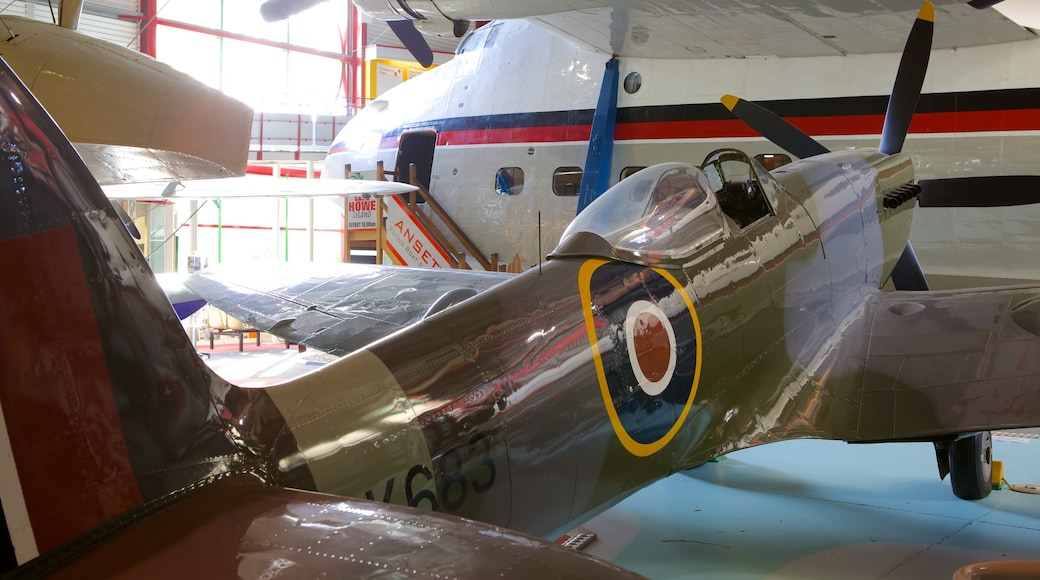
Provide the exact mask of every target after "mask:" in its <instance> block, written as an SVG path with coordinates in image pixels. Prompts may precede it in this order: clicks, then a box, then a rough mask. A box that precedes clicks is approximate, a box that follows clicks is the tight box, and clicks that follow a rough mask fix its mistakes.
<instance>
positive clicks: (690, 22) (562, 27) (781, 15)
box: [537, 0, 1034, 59]
mask: <svg viewBox="0 0 1040 580" xmlns="http://www.w3.org/2000/svg"><path fill="white" fill-rule="evenodd" d="M920 4H921V3H920V2H918V1H916V0H911V1H906V2H902V1H900V2H885V3H881V2H841V3H836V2H829V3H828V2H808V1H805V2H803V1H793V2H775V1H767V2H672V1H666V0H651V1H647V2H638V3H636V2H612V3H611V6H612V7H603V8H596V9H591V10H581V11H568V12H560V13H558V14H552V15H547V16H541V17H538V18H537V20H538V21H539V22H541V23H542V24H544V25H545V26H548V27H550V28H553V29H555V30H556V31H557V32H559V33H561V34H563V35H565V36H568V37H571V38H573V39H575V40H577V41H579V42H581V43H583V44H586V45H589V46H591V47H593V48H596V49H597V50H600V51H601V52H604V53H607V54H614V55H617V56H621V57H643V58H670V59H690V58H744V57H771V56H775V57H801V56H842V55H846V54H866V53H883V52H893V53H895V52H899V51H900V50H902V48H903V44H904V43H905V41H906V28H907V26H908V25H909V23H911V22H913V21H914V17H915V15H916V14H917V11H918V9H919V8H920ZM935 4H936V11H937V12H940V15H939V17H937V18H936V28H935V42H934V48H936V49H943V48H958V47H965V46H976V45H984V44H993V43H999V42H1013V41H1017V40H1027V39H1031V38H1033V37H1034V35H1033V34H1032V33H1031V32H1030V31H1029V30H1027V29H1025V28H1023V27H1022V26H1019V25H1018V24H1016V23H1014V22H1012V21H1011V20H1009V19H1008V18H1006V17H1004V16H1003V15H1002V14H1001V13H999V12H997V11H996V10H992V9H987V10H976V9H974V8H972V7H971V6H969V5H968V4H967V3H965V2H963V1H962V0H937V1H936V2H935Z"/></svg>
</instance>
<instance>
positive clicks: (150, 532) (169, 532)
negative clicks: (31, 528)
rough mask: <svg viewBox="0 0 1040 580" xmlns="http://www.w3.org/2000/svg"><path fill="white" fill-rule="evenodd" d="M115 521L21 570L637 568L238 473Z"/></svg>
mask: <svg viewBox="0 0 1040 580" xmlns="http://www.w3.org/2000/svg"><path fill="white" fill-rule="evenodd" d="M120 521H121V522H122V525H119V524H113V525H108V526H106V529H104V530H101V531H99V532H98V533H95V534H92V535H88V537H87V539H85V540H83V541H78V542H77V541H74V542H71V543H70V544H67V545H66V546H65V547H63V548H59V549H58V550H57V551H56V553H55V554H53V555H52V556H51V555H48V556H45V557H41V558H37V559H36V560H33V561H30V562H28V563H27V564H25V565H23V566H22V567H21V568H19V570H18V574H21V575H22V576H23V577H37V576H44V575H48V576H49V575H57V576H61V577H69V578H84V577H103V578H109V577H114V576H122V577H137V578H149V577H151V578H154V577H168V576H183V577H188V576H192V575H199V574H200V573H201V574H203V575H204V576H207V577H217V578H260V577H269V576H285V575H289V576H292V577H300V578H303V577H307V578H315V577H320V576H330V577H335V578H374V577H404V576H414V575H417V574H418V575H422V576H429V577H443V578H485V577H490V576H498V575H500V574H501V573H502V571H503V570H508V571H509V573H510V574H513V575H516V576H517V577H528V576H530V577H534V576H537V575H543V576H544V575H545V574H546V573H547V572H548V573H551V574H552V575H553V576H554V577H559V578H639V577H640V576H638V575H636V574H633V573H631V572H627V571H625V570H623V569H621V568H618V567H617V566H614V565H613V564H610V563H609V562H605V561H603V560H599V559H596V558H593V557H591V556H586V555H584V554H581V553H579V552H575V551H573V550H566V549H563V548H560V547H557V546H554V545H552V544H550V543H549V542H546V541H545V540H541V539H538V538H534V537H531V536H527V535H525V534H521V533H518V532H514V531H511V530H506V529H502V528H499V527H496V526H492V525H488V524H482V523H478V522H473V521H470V520H464V519H461V518H455V517H452V516H447V515H443V514H438V513H434V512H429V511H424V510H420V509H417V508H409V507H403V506H397V505H389V504H381V503H376V502H372V501H363V500H355V499H349V498H340V497H336V496H331V495H325V494H319V493H313V492H305V491H298V490H290V489H285V488H279V487H272V486H265V485H263V484H261V483H260V482H259V481H258V480H256V479H254V478H252V477H250V476H243V475H237V476H232V477H227V478H224V479H220V480H217V481H213V482H210V483H206V484H201V485H198V486H194V488H193V489H192V490H190V491H188V492H187V493H184V494H180V497H178V498H177V499H175V500H173V501H169V502H166V504H165V505H163V506H162V507H158V506H157V509H152V510H150V511H149V513H141V514H137V515H136V516H135V517H127V518H123V519H122V520H120ZM62 550H64V552H62ZM70 554H74V555H75V556H77V557H67V556H69V555H70ZM62 556H66V557H62Z"/></svg>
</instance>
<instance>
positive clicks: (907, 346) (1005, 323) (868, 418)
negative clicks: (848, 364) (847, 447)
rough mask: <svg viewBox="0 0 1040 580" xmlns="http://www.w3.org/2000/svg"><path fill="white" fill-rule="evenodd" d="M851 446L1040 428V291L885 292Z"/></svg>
mask: <svg viewBox="0 0 1040 580" xmlns="http://www.w3.org/2000/svg"><path fill="white" fill-rule="evenodd" d="M876 300H877V301H876V302H875V303H874V304H872V309H873V311H872V316H871V320H870V322H869V326H870V328H869V338H868V339H867V342H866V344H865V375H864V389H863V393H862V403H861V408H860V416H859V424H858V426H857V427H856V433H855V435H854V436H852V437H851V438H849V440H856V441H886V440H907V439H910V440H912V439H928V438H931V437H934V436H941V435H947V434H954V433H966V432H972V431H985V430H990V429H1004V428H1014V427H1033V426H1037V425H1040V287H1036V286H1028V287H1027V286H1019V287H1004V288H995V289H980V290H970V291H943V292H890V293H889V292H886V293H880V294H879V296H878V298H877V299H876Z"/></svg>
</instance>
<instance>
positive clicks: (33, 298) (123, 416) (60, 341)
mask: <svg viewBox="0 0 1040 580" xmlns="http://www.w3.org/2000/svg"><path fill="white" fill-rule="evenodd" d="M0 329H2V330H3V334H2V338H0V341H2V345H0V411H2V412H0V501H2V506H3V507H2V512H0V513H2V514H3V517H4V518H5V519H6V523H7V528H8V530H10V532H11V543H12V544H13V547H14V551H15V553H16V555H17V560H18V562H19V563H22V562H24V561H26V560H28V559H30V558H32V557H34V556H35V555H36V554H37V553H43V552H45V551H47V550H49V549H51V548H53V547H55V546H57V545H59V544H61V543H63V542H66V541H68V540H70V539H71V538H73V537H75V536H78V535H79V534H81V533H83V532H85V531H87V530H89V529H91V528H94V527H95V526H97V525H99V524H100V523H102V522H105V521H107V520H109V519H111V518H112V517H114V516H116V515H119V514H121V513H123V512H125V511H127V510H129V509H132V508H134V507H135V506H138V505H140V504H142V503H144V502H148V501H150V500H152V499H155V498H159V497H162V496H163V495H164V494H166V493H168V492H170V491H171V490H174V489H178V488H180V487H183V486H185V485H188V484H190V483H193V482H196V481H198V480H200V479H202V478H204V477H206V476H207V475H212V474H214V473H217V472H219V471H221V470H222V469H226V466H227V465H230V464H231V462H233V461H235V459H236V458H237V457H240V451H239V447H238V446H237V445H236V444H235V443H234V442H233V441H232V440H231V438H230V437H229V436H227V435H226V434H225V431H226V429H225V426H224V424H223V422H222V421H221V419H220V416H219V413H220V412H221V411H222V408H221V407H220V404H221V403H220V401H221V400H222V399H223V398H224V397H223V395H224V394H225V393H226V391H227V389H228V388H229V387H228V385H227V384H226V383H224V382H223V381H222V380H220V379H219V378H217V377H216V376H215V375H214V374H212V372H211V371H209V369H208V368H206V367H205V365H204V364H203V363H202V362H201V360H200V359H199V357H198V355H197V354H196V353H195V351H194V348H193V346H192V345H191V343H190V342H189V341H188V339H187V337H186V336H185V334H184V331H183V330H182V328H181V326H180V323H179V321H178V319H177V316H176V315H175V314H174V312H173V310H172V308H171V307H170V305H169V303H168V302H167V301H166V298H165V297H164V295H163V293H162V291H161V290H160V288H159V286H158V285H157V284H156V282H155V279H154V277H153V276H152V274H151V272H150V271H149V268H148V265H147V264H146V263H145V261H144V259H143V257H142V256H141V254H140V252H139V251H138V249H137V247H136V246H135V244H134V243H133V242H132V240H131V239H130V238H129V236H128V235H127V232H126V229H125V228H124V227H123V225H122V223H121V222H120V220H119V218H118V216H116V215H115V214H114V212H113V210H112V207H111V205H110V204H109V203H108V200H107V199H106V198H105V196H104V194H103V193H102V192H101V189H100V188H99V187H98V185H97V183H96V181H95V180H94V179H93V177H92V176H91V175H90V173H89V172H88V171H87V168H86V167H85V166H84V164H83V162H82V161H81V160H80V158H79V156H78V155H77V154H76V151H75V150H74V149H73V147H72V145H71V144H70V143H69V141H68V139H66V138H65V136H64V135H63V134H62V132H61V131H60V130H59V129H58V127H57V126H56V125H55V124H54V122H53V121H52V120H51V118H50V117H49V116H48V115H47V113H46V112H45V111H44V110H43V108H42V107H41V106H40V104H39V103H38V102H37V101H36V99H35V98H34V97H33V96H32V95H31V94H30V93H29V91H28V90H27V89H26V88H25V86H24V85H23V84H22V83H21V82H20V81H19V80H18V79H17V77H16V76H15V75H14V73H13V72H12V71H11V69H10V68H8V66H7V64H6V63H2V62H0ZM0 542H3V535H2V534H0ZM3 548H4V547H3V546H0V554H2V553H3V552H4V549H3ZM7 549H8V552H9V551H10V546H7Z"/></svg>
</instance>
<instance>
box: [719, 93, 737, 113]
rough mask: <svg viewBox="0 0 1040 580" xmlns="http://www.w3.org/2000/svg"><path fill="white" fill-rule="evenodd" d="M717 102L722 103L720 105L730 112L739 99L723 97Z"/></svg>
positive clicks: (730, 96) (731, 96)
mask: <svg viewBox="0 0 1040 580" xmlns="http://www.w3.org/2000/svg"><path fill="white" fill-rule="evenodd" d="M719 100H720V101H722V104H723V105H725V106H726V108H727V109H729V110H730V111H732V110H733V108H734V107H736V106H737V103H739V102H740V99H738V98H737V97H734V96H733V95H725V96H724V97H722V98H721V99H719Z"/></svg>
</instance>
